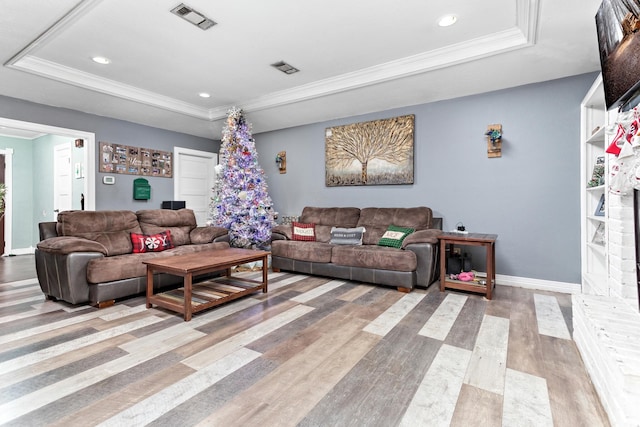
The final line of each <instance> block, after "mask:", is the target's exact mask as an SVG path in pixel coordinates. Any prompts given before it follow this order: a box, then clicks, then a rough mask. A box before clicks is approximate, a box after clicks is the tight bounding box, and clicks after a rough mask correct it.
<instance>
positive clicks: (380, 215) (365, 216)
mask: <svg viewBox="0 0 640 427" xmlns="http://www.w3.org/2000/svg"><path fill="white" fill-rule="evenodd" d="M431 221H432V212H431V209H430V208H427V207H424V206H421V207H415V208H363V209H362V210H361V211H360V219H359V220H358V226H359V227H360V226H362V227H366V229H367V232H366V233H365V236H364V244H365V245H377V244H378V242H379V241H380V239H381V238H382V235H383V234H384V233H385V232H386V231H387V228H388V227H389V226H390V225H391V224H393V225H397V226H399V227H409V228H413V229H414V230H425V229H429V228H431Z"/></svg>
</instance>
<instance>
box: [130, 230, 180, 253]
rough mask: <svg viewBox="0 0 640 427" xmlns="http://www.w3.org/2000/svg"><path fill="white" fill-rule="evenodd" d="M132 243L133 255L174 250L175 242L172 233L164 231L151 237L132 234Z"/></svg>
mask: <svg viewBox="0 0 640 427" xmlns="http://www.w3.org/2000/svg"><path fill="white" fill-rule="evenodd" d="M131 243H132V244H133V253H134V254H140V253H143V252H161V251H164V250H166V249H172V248H174V247H175V246H174V245H173V240H171V231H169V230H167V231H163V232H161V233H158V234H152V235H150V236H148V235H146V234H137V233H131Z"/></svg>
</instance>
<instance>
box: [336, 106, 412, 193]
mask: <svg viewBox="0 0 640 427" xmlns="http://www.w3.org/2000/svg"><path fill="white" fill-rule="evenodd" d="M414 120H415V116H414V115H407V116H399V117H394V118H390V119H382V120H374V121H370V122H363V123H353V124H349V125H344V126H335V127H331V128H327V129H326V130H325V185H326V186H327V187H338V186H350V185H387V184H413V135H414Z"/></svg>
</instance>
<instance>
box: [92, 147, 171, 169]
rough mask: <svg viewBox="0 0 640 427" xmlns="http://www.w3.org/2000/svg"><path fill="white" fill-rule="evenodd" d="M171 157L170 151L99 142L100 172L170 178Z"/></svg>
mask: <svg viewBox="0 0 640 427" xmlns="http://www.w3.org/2000/svg"><path fill="white" fill-rule="evenodd" d="M172 157H173V153H171V152H170V151H161V150H154V149H151V148H139V147H132V146H129V145H121V144H112V143H110V142H102V141H101V142H100V172H105V173H123V174H128V175H143V176H160V177H164V178H171V177H172V175H173V167H172V166H173V165H172V161H173V159H172Z"/></svg>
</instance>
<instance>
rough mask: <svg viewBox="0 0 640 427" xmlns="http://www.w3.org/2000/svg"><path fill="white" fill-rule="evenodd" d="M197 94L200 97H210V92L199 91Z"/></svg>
mask: <svg viewBox="0 0 640 427" xmlns="http://www.w3.org/2000/svg"><path fill="white" fill-rule="evenodd" d="M198 96H199V97H200V98H211V94H208V93H207V92H200V93H199V94H198Z"/></svg>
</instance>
